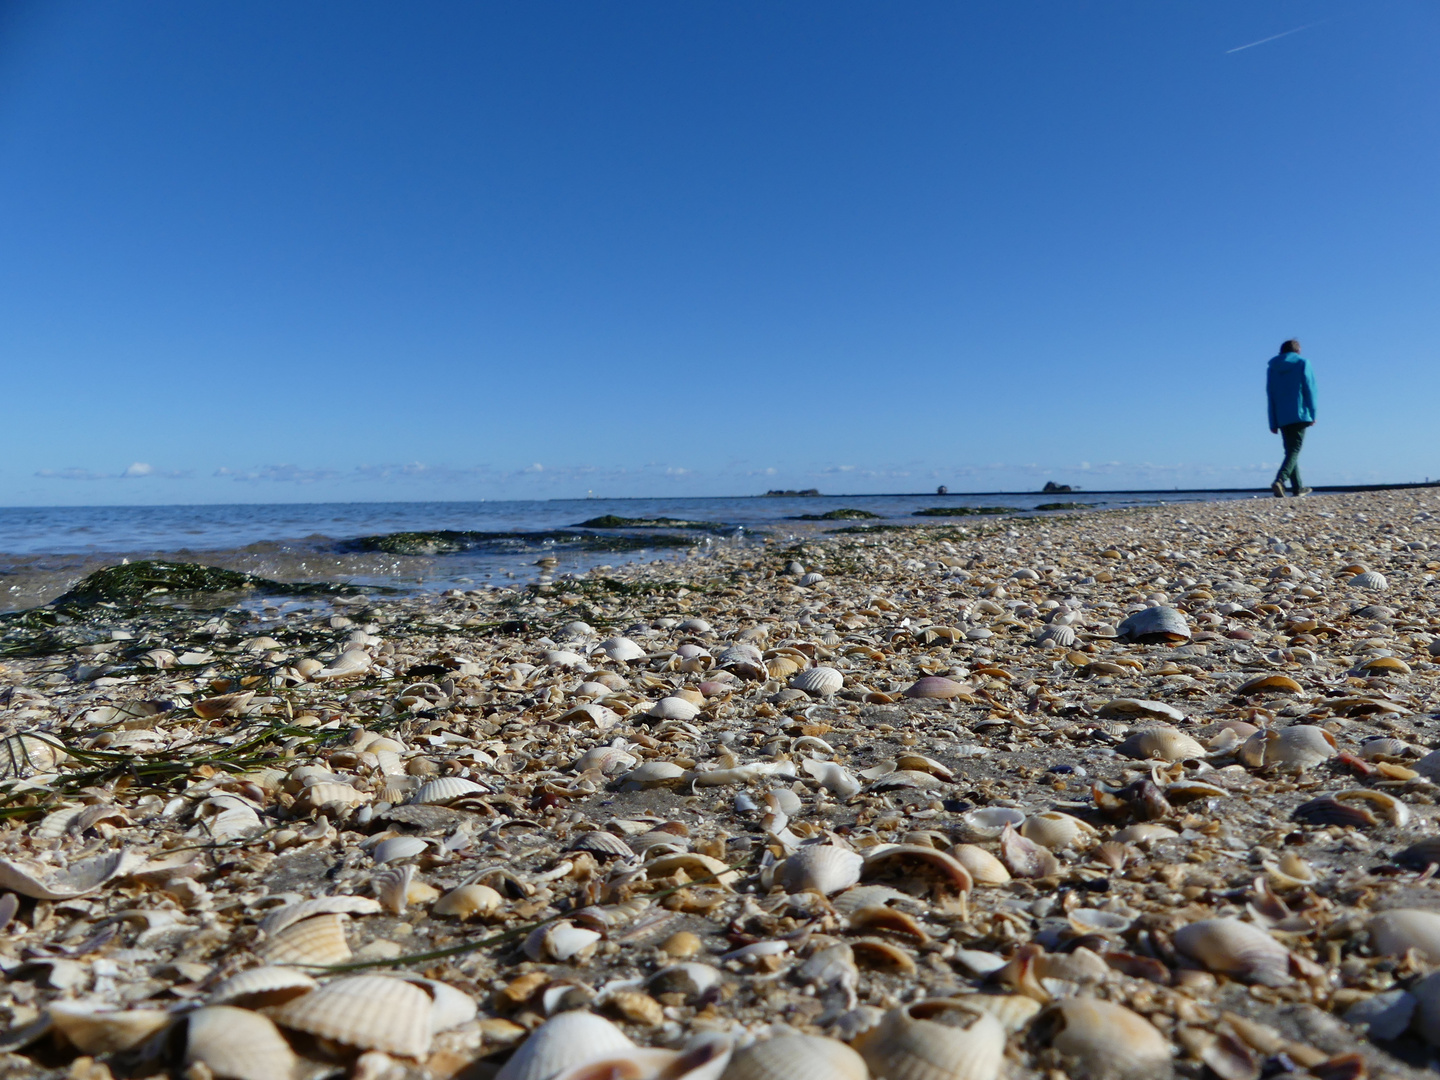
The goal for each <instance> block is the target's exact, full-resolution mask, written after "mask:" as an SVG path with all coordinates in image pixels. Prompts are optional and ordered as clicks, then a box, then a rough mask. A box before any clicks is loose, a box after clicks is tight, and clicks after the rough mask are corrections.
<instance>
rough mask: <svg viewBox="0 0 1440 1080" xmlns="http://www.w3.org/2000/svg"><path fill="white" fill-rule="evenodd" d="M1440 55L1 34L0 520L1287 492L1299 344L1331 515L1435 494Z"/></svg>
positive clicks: (460, 12) (292, 12)
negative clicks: (728, 497) (233, 505)
mask: <svg viewBox="0 0 1440 1080" xmlns="http://www.w3.org/2000/svg"><path fill="white" fill-rule="evenodd" d="M1300 27H1305V29H1299V30H1298V32H1294V33H1289V31H1292V30H1297V28H1300ZM1274 35H1285V36H1281V37H1278V38H1275V39H1274V40H1269V41H1264V42H1263V43H1262V44H1255V45H1253V47H1248V48H1242V46H1247V45H1251V43H1254V42H1261V41H1262V39H1266V38H1271V37H1273V36H1274ZM1437 45H1440V8H1437V7H1436V6H1435V5H1434V4H1433V3H1431V2H1429V0H1410V2H1406V0H1396V2H1369V3H1364V4H1361V3H1358V2H1338V0H1329V2H1321V0H1316V2H1306V3H1300V2H1278V0H1277V2H1256V0H1244V2H1239V0H1236V2H1228V0H1204V2H1200V0H1196V2H1191V3H1180V2H1160V0H1147V2H1131V3H1123V2H1107V3H1098V2H1079V0H1077V2H1073V3H1063V4H1062V3H1056V2H1054V0H1046V2H1040V3H1031V2H1026V0H1014V2H1005V3H1000V2H994V3H965V4H956V3H953V2H947V3H904V4H897V5H880V4H873V3H866V4H855V3H843V2H826V3H823V4H821V3H784V2H781V3H776V2H773V0H766V2H764V3H739V2H733V3H700V2H687V3H675V2H666V3H642V2H626V3H619V4H595V3H545V2H539V3H525V4H521V3H512V4H504V5H498V4H480V3H469V2H466V3H439V2H435V3H426V4H420V5H400V4H392V3H364V2H354V0H347V2H346V3H343V4H342V3H320V2H315V3H303V4H295V3H263V2H248V3H245V4H194V3H188V2H179V0H177V2H173V3H172V2H166V3H153V2H147V0H127V2H125V3H119V2H113V0H112V2H98V3H96V2H84V3H71V2H66V0H44V2H43V3H32V4H25V3H21V4H14V3H11V4H6V5H4V6H3V7H0V206H3V207H5V211H4V213H3V214H0V373H3V385H4V387H5V398H6V408H5V410H4V416H5V419H4V424H3V426H0V447H3V454H0V504H10V505H19V504H76V503H82V504H83V503H130V502H135V503H177V502H246V501H254V502H281V501H296V500H300V501H307V500H364V499H381V500H404V499H451V498H453V499H474V498H535V497H549V496H561V497H568V496H577V495H584V494H586V493H587V492H590V491H593V492H594V493H596V494H597V495H606V496H621V495H687V494H693V495H705V494H744V493H749V492H762V491H764V490H766V489H767V488H771V487H819V488H821V489H822V490H824V491H829V492H883V491H921V490H927V489H930V488H933V487H934V486H935V485H936V484H940V483H945V484H948V485H949V486H950V487H951V489H952V490H996V489H1025V488H1034V487H1038V486H1039V485H1040V484H1041V483H1043V482H1044V481H1045V480H1046V479H1050V478H1053V479H1056V480H1059V481H1064V482H1070V483H1076V484H1081V485H1083V486H1085V487H1088V488H1092V489H1097V488H1105V487H1159V488H1163V487H1174V486H1227V487H1228V486H1245V485H1259V484H1262V483H1268V480H1269V477H1270V474H1271V473H1273V470H1274V468H1275V464H1276V462H1277V461H1278V457H1279V439H1278V438H1277V437H1274V436H1271V435H1270V434H1269V432H1268V430H1267V429H1266V427H1265V421H1264V416H1265V413H1264V395H1263V379H1264V364H1265V360H1266V359H1267V358H1268V357H1269V356H1270V355H1271V354H1272V353H1273V352H1274V351H1275V347H1276V346H1277V345H1278V343H1279V342H1280V341H1281V340H1283V339H1284V338H1286V337H1290V336H1298V337H1299V338H1300V339H1301V341H1302V342H1303V343H1304V345H1305V352H1306V354H1307V355H1308V356H1309V357H1310V358H1311V359H1312V361H1313V362H1314V364H1315V365H1316V371H1317V376H1318V379H1319V384H1320V423H1319V424H1318V425H1317V426H1316V427H1315V429H1314V430H1313V431H1312V432H1311V434H1310V438H1309V442H1308V445H1307V448H1306V452H1305V457H1304V459H1303V463H1304V465H1305V475H1306V479H1307V481H1308V482H1310V483H1325V482H1331V483H1342V482H1363V481H1367V480H1394V481H1407V480H1420V479H1424V478H1425V477H1427V476H1437V477H1440V455H1437V451H1436V449H1435V439H1434V436H1433V432H1434V430H1435V423H1434V420H1433V413H1434V409H1435V401H1436V400H1437V392H1440V375H1437V362H1440V347H1437V331H1440V304H1437V302H1436V297H1437V296H1440V265H1437V259H1440V200H1437V199H1436V192H1437V191H1440V130H1437V129H1440V108H1437V106H1440V93H1437V91H1440V66H1437V65H1436V64H1435V63H1434V57H1435V55H1436V52H1437Z"/></svg>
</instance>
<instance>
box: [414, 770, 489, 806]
mask: <svg viewBox="0 0 1440 1080" xmlns="http://www.w3.org/2000/svg"><path fill="white" fill-rule="evenodd" d="M483 794H485V788H483V787H481V786H480V785H479V784H477V783H475V781H473V780H466V779H465V778H464V777H463V776H442V777H440V778H439V779H438V780H431V781H430V782H429V783H428V784H425V785H424V786H423V787H421V788H420V790H419V791H417V792H415V794H414V795H412V796H411V797H410V802H411V805H415V806H421V805H430V804H434V805H437V806H443V805H444V804H446V803H451V802H454V801H455V800H456V799H464V798H468V797H469V796H471V795H483Z"/></svg>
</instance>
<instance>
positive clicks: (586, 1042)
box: [495, 1009, 635, 1080]
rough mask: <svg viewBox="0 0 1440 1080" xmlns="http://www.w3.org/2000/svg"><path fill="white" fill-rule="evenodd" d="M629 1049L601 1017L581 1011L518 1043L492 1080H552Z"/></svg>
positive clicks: (557, 1019) (563, 1016) (564, 1014)
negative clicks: (575, 1068)
mask: <svg viewBox="0 0 1440 1080" xmlns="http://www.w3.org/2000/svg"><path fill="white" fill-rule="evenodd" d="M632 1049H635V1044H634V1043H633V1042H631V1041H630V1040H629V1039H628V1038H626V1037H625V1034H624V1032H622V1031H621V1030H620V1029H619V1028H617V1027H616V1026H615V1025H614V1024H612V1023H610V1021H608V1020H606V1019H605V1018H604V1017H601V1016H596V1015H595V1014H594V1013H592V1012H586V1011H584V1010H583V1009H579V1010H575V1011H572V1012H562V1013H560V1014H558V1015H556V1016H553V1017H551V1018H550V1019H549V1020H547V1021H546V1022H545V1023H543V1024H541V1025H540V1026H539V1027H538V1028H536V1029H535V1031H534V1033H532V1034H531V1036H530V1037H529V1038H528V1039H526V1040H525V1041H524V1042H523V1043H521V1045H520V1049H518V1050H516V1051H515V1053H513V1054H511V1055H510V1060H509V1061H507V1062H506V1063H505V1064H504V1066H503V1067H502V1068H501V1069H500V1071H499V1072H498V1073H496V1074H495V1080H552V1078H553V1077H555V1076H558V1075H560V1074H561V1073H563V1072H564V1071H565V1070H566V1069H569V1068H573V1067H574V1066H576V1065H584V1064H586V1063H588V1062H591V1061H595V1060H603V1059H604V1058H606V1057H608V1056H611V1055H615V1054H623V1053H624V1052H626V1051H627V1050H632ZM622 1075H623V1074H622Z"/></svg>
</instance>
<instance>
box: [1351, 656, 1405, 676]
mask: <svg viewBox="0 0 1440 1080" xmlns="http://www.w3.org/2000/svg"><path fill="white" fill-rule="evenodd" d="M1358 670H1359V671H1362V672H1364V673H1365V674H1367V675H1409V674H1411V671H1410V665H1409V664H1407V663H1405V661H1404V660H1401V659H1400V658H1399V657H1398V656H1377V657H1375V658H1374V659H1372V660H1366V661H1365V662H1364V663H1362V664H1360V665H1359V666H1358Z"/></svg>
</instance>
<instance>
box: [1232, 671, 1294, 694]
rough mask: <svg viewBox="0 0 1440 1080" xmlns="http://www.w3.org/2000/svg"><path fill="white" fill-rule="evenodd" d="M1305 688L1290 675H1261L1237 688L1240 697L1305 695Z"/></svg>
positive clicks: (1236, 691) (1236, 692)
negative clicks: (1251, 695)
mask: <svg viewBox="0 0 1440 1080" xmlns="http://www.w3.org/2000/svg"><path fill="white" fill-rule="evenodd" d="M1304 692H1305V688H1304V687H1302V686H1301V685H1300V684H1299V683H1298V682H1296V681H1295V680H1294V679H1292V678H1290V676H1288V675H1261V676H1260V677H1259V678H1257V679H1251V680H1250V681H1249V682H1244V683H1241V684H1240V685H1239V686H1237V687H1236V688H1235V694H1236V696H1238V697H1247V696H1249V695H1250V694H1303V693H1304Z"/></svg>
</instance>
